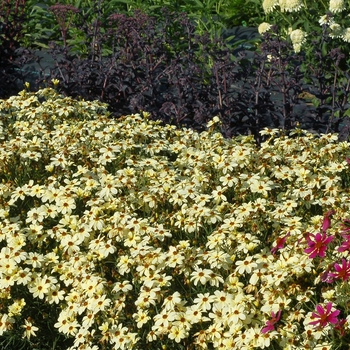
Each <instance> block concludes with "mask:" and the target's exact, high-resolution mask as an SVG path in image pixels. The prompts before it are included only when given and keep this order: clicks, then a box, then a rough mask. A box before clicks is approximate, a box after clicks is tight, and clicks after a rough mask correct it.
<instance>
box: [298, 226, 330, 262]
mask: <svg viewBox="0 0 350 350" xmlns="http://www.w3.org/2000/svg"><path fill="white" fill-rule="evenodd" d="M333 239H334V237H333V236H330V237H328V236H327V235H326V233H325V232H323V233H320V232H318V233H316V234H315V235H314V234H312V233H309V235H308V236H307V237H306V240H307V244H308V246H309V247H308V248H306V249H304V252H305V253H307V254H310V255H309V258H310V259H313V258H316V257H317V256H320V257H321V258H324V256H325V253H326V249H327V246H328V244H329V243H330V242H331V241H332V240H333Z"/></svg>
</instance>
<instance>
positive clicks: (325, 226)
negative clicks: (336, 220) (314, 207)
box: [322, 210, 335, 232]
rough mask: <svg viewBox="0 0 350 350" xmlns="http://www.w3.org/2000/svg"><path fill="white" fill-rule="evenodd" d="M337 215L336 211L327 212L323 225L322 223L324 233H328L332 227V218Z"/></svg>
mask: <svg viewBox="0 0 350 350" xmlns="http://www.w3.org/2000/svg"><path fill="white" fill-rule="evenodd" d="M333 214H335V211H334V210H329V211H327V213H326V214H324V218H323V223H322V231H323V232H326V231H327V230H328V229H329V228H330V227H331V217H332V215H333Z"/></svg>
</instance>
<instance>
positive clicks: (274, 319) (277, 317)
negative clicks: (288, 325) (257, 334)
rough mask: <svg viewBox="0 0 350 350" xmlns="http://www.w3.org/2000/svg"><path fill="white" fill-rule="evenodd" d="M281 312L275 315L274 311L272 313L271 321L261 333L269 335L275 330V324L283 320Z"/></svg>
mask: <svg viewBox="0 0 350 350" xmlns="http://www.w3.org/2000/svg"><path fill="white" fill-rule="evenodd" d="M281 312H282V311H281V310H279V311H278V312H277V314H275V313H274V312H273V311H272V312H271V316H272V318H271V320H268V321H267V322H266V326H265V327H264V328H263V329H262V330H261V333H267V332H271V331H274V330H275V324H276V323H277V322H278V321H279V320H280V318H281Z"/></svg>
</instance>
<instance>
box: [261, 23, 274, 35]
mask: <svg viewBox="0 0 350 350" xmlns="http://www.w3.org/2000/svg"><path fill="white" fill-rule="evenodd" d="M271 27H272V26H271V24H270V23H267V22H263V23H260V24H259V27H258V32H259V34H264V33H265V32H267V31H269V30H270V28H271Z"/></svg>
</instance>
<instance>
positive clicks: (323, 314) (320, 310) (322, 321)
mask: <svg viewBox="0 0 350 350" xmlns="http://www.w3.org/2000/svg"><path fill="white" fill-rule="evenodd" d="M332 307H333V304H332V303H331V302H329V303H327V305H326V307H325V308H324V307H323V306H322V305H320V304H319V305H316V312H313V313H312V318H314V319H316V320H315V321H312V322H310V323H309V324H310V325H312V326H317V327H325V326H327V324H329V323H331V324H337V323H338V317H337V316H338V315H339V314H340V311H339V310H334V311H332Z"/></svg>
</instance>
